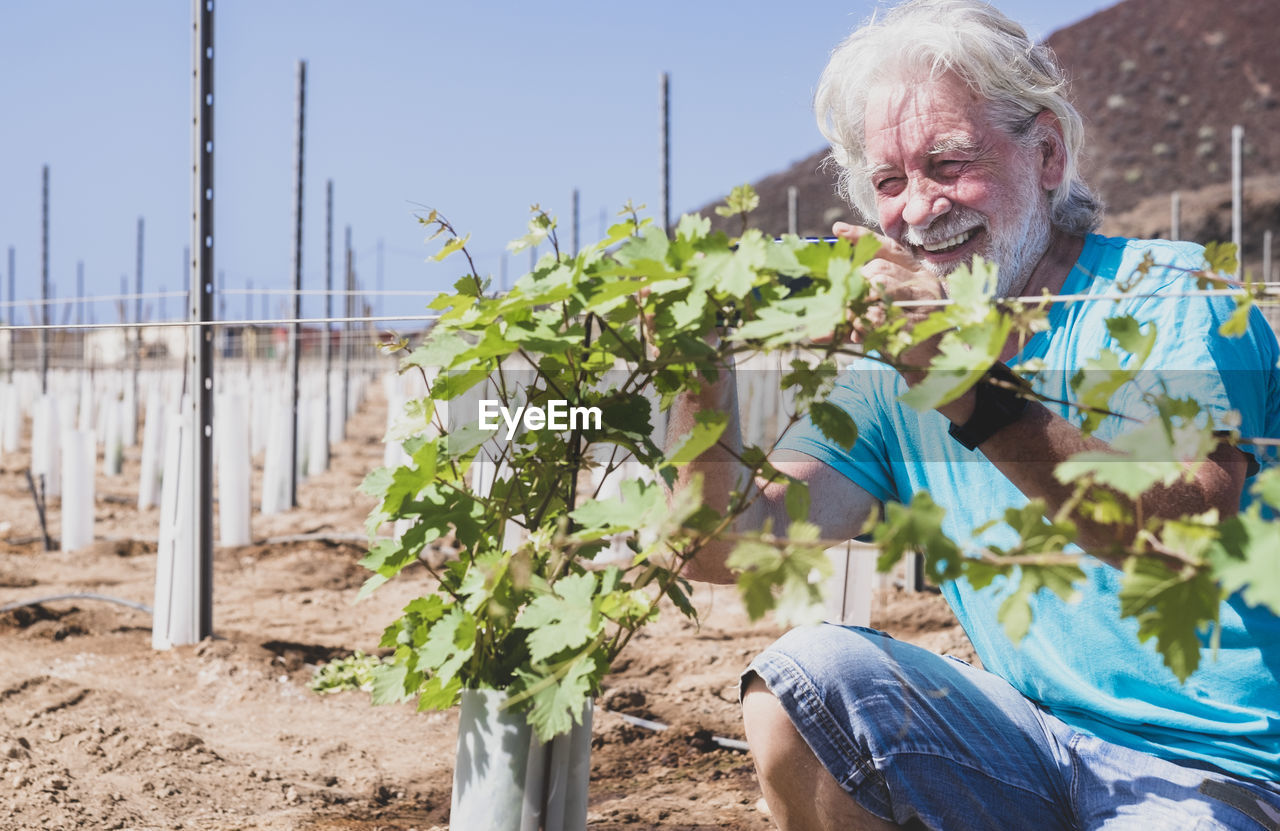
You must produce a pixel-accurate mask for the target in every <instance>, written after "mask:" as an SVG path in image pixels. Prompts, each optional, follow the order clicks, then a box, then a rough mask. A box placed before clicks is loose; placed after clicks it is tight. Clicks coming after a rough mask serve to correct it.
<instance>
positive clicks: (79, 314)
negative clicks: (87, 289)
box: [76, 260, 85, 351]
mask: <svg viewBox="0 0 1280 831" xmlns="http://www.w3.org/2000/svg"><path fill="white" fill-rule="evenodd" d="M84 304H85V299H84V260H78V261H77V262H76V325H77V326H79V325H81V324H83V323H84ZM82 343H83V341H82ZM82 351H83V350H82Z"/></svg>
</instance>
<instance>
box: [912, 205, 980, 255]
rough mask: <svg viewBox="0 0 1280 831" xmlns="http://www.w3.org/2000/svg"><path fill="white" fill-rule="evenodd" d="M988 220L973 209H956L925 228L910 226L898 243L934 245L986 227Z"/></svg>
mask: <svg viewBox="0 0 1280 831" xmlns="http://www.w3.org/2000/svg"><path fill="white" fill-rule="evenodd" d="M986 224H987V218H986V217H985V216H983V215H982V213H980V212H979V211H975V210H973V209H972V208H966V207H956V208H952V209H951V210H949V211H947V212H946V213H945V214H943V215H942V216H940V217H938V218H937V219H935V220H934V221H933V222H932V223H930V224H929V225H928V226H926V227H924V228H917V227H916V226H914V225H913V226H909V227H908V228H907V230H906V231H905V232H904V233H903V234H902V238H901V239H899V240H898V242H900V243H902V242H905V243H907V244H908V245H915V246H921V245H933V244H936V243H939V242H942V241H943V240H949V239H951V238H952V237H954V236H957V235H958V234H961V233H963V232H965V231H968V230H970V229H972V228H975V227H978V226H985V225H986Z"/></svg>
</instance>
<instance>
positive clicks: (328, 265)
mask: <svg viewBox="0 0 1280 831" xmlns="http://www.w3.org/2000/svg"><path fill="white" fill-rule="evenodd" d="M324 206H325V207H324V288H325V293H324V317H325V321H324V337H323V338H321V344H320V349H321V354H322V355H323V356H324V407H323V408H322V409H323V410H324V440H325V444H326V446H327V445H328V443H329V435H330V433H329V429H330V427H331V426H332V424H331V423H330V421H331V413H330V411H331V410H332V409H333V392H332V390H331V389H330V379H329V375H330V374H331V373H332V371H333V344H332V343H331V342H330V341H331V340H332V338H333V334H332V332H333V324H332V323H330V322H329V320H330V319H331V318H332V317H333V180H332V179H330V180H328V181H327V182H326V183H325V187H324Z"/></svg>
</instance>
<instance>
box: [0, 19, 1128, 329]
mask: <svg viewBox="0 0 1280 831" xmlns="http://www.w3.org/2000/svg"><path fill="white" fill-rule="evenodd" d="M996 5H997V6H998V7H999V8H1001V9H1002V10H1004V11H1005V12H1006V13H1008V14H1010V15H1011V16H1012V17H1014V18H1015V19H1017V20H1019V21H1020V22H1022V23H1023V24H1024V25H1025V26H1026V27H1027V28H1028V30H1029V31H1030V32H1031V33H1032V34H1033V36H1039V37H1042V36H1044V35H1047V34H1048V33H1049V32H1052V31H1053V30H1055V29H1057V28H1060V27H1062V26H1065V25H1068V24H1070V23H1073V22H1075V21H1077V20H1080V19H1083V18H1084V17H1087V16H1088V15H1089V14H1091V13H1093V12H1094V11H1097V10H1098V9H1101V8H1105V7H1106V6H1108V5H1110V3H1109V2H1106V1H1105V0H1082V1H1081V2H1073V3H1044V2H1041V0H997V2H996ZM784 6H785V10H784ZM873 7H874V4H873V3H871V2H868V0H846V2H844V3H838V2H837V3H832V2H822V3H818V2H810V0H793V1H792V2H791V3H787V4H781V3H763V2H755V0H738V2H734V3H721V2H705V1H704V2H698V0H686V1H685V2H673V0H649V2H643V3H634V4H623V3H607V2H599V0H596V2H585V0H583V1H582V2H576V1H574V2H556V1H554V0H552V1H551V2H545V3H515V2H465V0H464V1H463V2H454V3H439V2H426V0H418V2H412V1H411V0H380V2H375V3H355V2H336V0H309V2H305V3H304V2H301V0H293V1H292V2H285V0H219V2H218V3H217V5H216V11H215V14H216V24H215V50H216V53H215V63H216V69H215V79H216V86H215V96H216V100H215V182H214V184H215V204H216V213H215V239H216V253H215V267H216V269H217V270H218V272H220V273H221V274H222V275H223V279H222V281H221V283H220V284H219V288H220V289H222V288H226V289H229V290H232V291H242V290H243V289H245V288H246V287H247V285H248V284H249V283H252V284H253V286H254V287H255V288H257V289H261V288H264V287H265V288H274V289H285V288H288V287H289V286H290V284H291V273H292V272H291V268H292V267H291V256H292V228H293V179H294V141H295V138H294V119H295V95H296V76H297V62H298V60H299V59H304V60H306V61H307V76H308V77H307V82H308V87H307V112H306V117H307V133H306V142H307V145H306V155H305V175H304V194H305V196H304V209H303V216H304V231H303V237H304V243H303V244H304V251H303V281H304V288H310V289H320V288H323V286H324V264H325V238H324V232H325V226H324V218H325V202H324V199H325V183H326V181H327V180H329V179H332V180H333V182H334V193H335V196H334V217H335V218H334V225H335V229H334V262H335V281H336V282H338V283H340V282H341V271H340V263H341V260H342V237H343V232H344V229H345V227H346V226H348V225H349V226H351V229H352V235H353V247H354V249H355V252H356V268H357V272H358V274H359V277H360V280H361V282H362V284H363V285H364V286H366V287H368V288H371V289H372V288H374V287H375V286H376V285H377V283H378V282H379V271H380V272H381V278H380V279H381V283H382V285H383V287H384V288H385V289H388V290H410V289H440V288H445V287H447V286H448V285H449V284H451V283H452V282H453V280H454V279H456V277H457V276H459V275H460V274H461V265H460V263H461V261H459V262H458V263H454V262H452V261H447V262H446V263H444V264H435V263H427V262H425V259H426V257H427V256H428V255H429V253H430V252H431V249H429V248H428V247H426V246H425V245H424V244H423V240H424V237H425V234H424V233H423V229H422V228H421V227H420V226H419V225H418V224H417V222H416V220H415V218H414V217H415V214H418V213H421V212H422V211H423V206H431V207H435V208H438V209H439V210H441V211H442V212H443V213H444V214H445V215H447V216H448V217H449V218H450V219H451V220H452V222H453V223H454V225H455V226H457V227H458V229H459V230H460V231H462V232H464V233H470V234H471V235H472V236H471V249H472V251H473V253H474V254H475V255H476V257H477V261H478V265H479V268H480V270H481V271H482V272H484V273H488V274H492V275H493V276H494V277H495V279H497V278H498V276H499V274H500V271H501V270H502V268H503V265H502V252H503V251H504V248H505V245H506V243H507V242H508V241H509V240H510V239H513V238H515V237H517V236H519V235H520V234H521V233H523V230H524V227H525V224H526V222H527V219H528V215H529V214H528V209H529V206H530V205H531V204H533V203H535V202H536V203H539V204H541V205H542V206H543V207H544V208H546V209H547V210H549V211H550V212H552V213H554V214H556V215H557V216H559V217H560V219H561V229H562V239H563V240H564V241H565V243H566V244H567V241H568V239H569V228H568V226H569V214H570V206H571V198H572V197H571V194H572V192H573V190H574V188H577V189H578V190H579V192H580V194H581V196H580V201H581V210H580V215H581V232H582V238H583V239H584V240H590V239H594V238H595V237H596V236H598V235H599V233H600V231H601V226H602V221H612V217H613V215H614V214H615V213H616V212H617V210H618V209H619V208H620V207H621V206H622V204H623V203H624V202H625V201H626V200H628V199H631V200H633V201H635V202H636V203H644V204H646V205H647V206H648V211H647V213H648V215H651V216H656V215H657V213H658V211H659V209H660V206H659V155H658V154H659V131H658V124H659V120H658V103H659V92H658V91H659V78H660V75H661V73H663V72H667V73H670V77H671V165H672V188H671V191H672V193H671V198H672V210H673V213H674V214H676V215H678V214H679V213H680V212H682V211H685V210H692V209H695V208H697V207H699V206H701V205H703V204H705V203H707V202H709V201H712V200H715V199H718V198H720V197H721V196H723V195H724V194H725V193H727V192H728V190H729V188H731V187H732V186H733V185H735V184H739V183H741V182H745V181H753V180H756V179H759V178H761V177H763V176H765V175H768V174H770V173H774V172H776V171H778V170H781V169H783V168H785V167H787V166H788V165H789V164H791V163H792V162H794V161H796V160H799V159H801V158H803V157H805V156H807V155H808V154H810V153H812V152H814V151H815V150H817V149H819V148H820V147H821V146H822V140H821V136H820V135H819V134H818V132H817V129H816V127H815V126H814V121H813V117H812V115H811V111H810V97H811V95H812V91H813V86H814V83H815V81H816V79H817V77H818V74H819V73H820V72H821V69H822V67H823V65H824V63H825V60H826V56H827V54H828V53H829V51H830V50H831V48H832V47H834V46H835V45H836V44H837V43H838V42H839V41H840V40H841V39H842V38H843V37H844V36H845V35H846V34H847V33H848V32H849V31H850V30H851V29H852V28H853V27H854V26H855V25H856V24H857V23H858V22H859V21H861V20H863V19H864V18H865V17H866V16H867V15H868V14H869V13H870V12H871V11H872V9H873ZM190 26H191V5H190V3H188V2H183V0H115V1H114V2H110V3H103V2H100V1H99V0H41V1H40V2H17V1H16V0H6V2H4V4H3V6H2V7H0V61H3V68H2V69H0V135H2V136H3V138H0V277H3V281H4V285H5V291H6V292H7V283H8V272H7V250H8V249H9V248H10V247H12V248H14V250H15V258H16V266H17V286H16V295H17V297H18V298H19V299H20V300H21V299H24V298H35V297H38V296H39V293H40V245H41V243H40V232H41V227H40V188H41V168H42V166H43V165H45V164H48V165H49V167H50V193H51V208H50V279H51V281H52V282H53V283H54V284H55V285H56V294H57V295H58V296H59V297H68V296H71V295H74V294H75V289H76V268H77V263H78V262H83V263H84V273H85V283H86V289H85V293H86V294H89V295H103V294H114V293H118V292H119V291H120V284H121V279H122V278H123V277H127V279H128V284H129V286H130V288H131V290H132V286H133V283H134V270H135V259H136V256H135V246H136V235H137V222H138V218H139V217H143V218H145V221H146V229H145V241H144V243H145V244H144V276H143V280H144V290H145V291H156V290H158V289H160V288H162V287H163V288H165V289H168V290H169V291H179V290H184V289H185V284H184V282H183V274H182V266H183V259H184V255H183V247H184V246H185V245H187V244H188V239H189V235H190V223H189V219H188V218H189V215H190V204H191V202H190V200H191V197H190V188H191V184H190V182H191V177H190V164H191V161H190V159H191V156H190V147H191V135H190V119H191V104H190V95H191V92H190V91H191V77H190V72H191V28H190ZM602 217H604V218H605V219H603V220H602ZM379 241H381V243H382V252H383V253H382V261H381V269H379V257H378V248H379ZM528 262H529V260H528V255H527V254H518V255H510V256H509V257H508V260H507V265H506V268H507V270H508V274H509V276H510V278H511V279H514V277H515V276H516V275H517V274H518V273H521V272H522V271H523V270H525V269H526V268H527V267H528ZM3 299H4V298H3V297H0V300H3ZM282 302H283V301H282V300H281V299H280V298H278V297H277V298H274V299H270V300H269V301H268V308H269V312H270V313H271V314H276V313H278V312H280V311H281V303H282ZM322 304H323V301H321V300H319V299H314V298H312V299H307V300H305V301H304V307H303V309H304V314H308V315H318V314H320V313H321V312H322V311H323V305H322ZM147 305H148V307H149V310H150V316H151V318H152V319H154V318H155V317H156V316H157V315H158V313H159V311H160V308H159V306H160V303H159V301H155V300H152V301H148V302H147ZM182 306H183V304H182V302H181V300H179V299H170V300H168V301H167V302H166V303H165V309H166V312H167V316H168V317H170V318H172V317H175V316H177V315H178V314H180V311H181V309H182ZM261 309H262V301H261V300H255V301H254V303H253V306H252V313H253V314H254V315H255V316H256V315H258V314H260V312H261ZM419 309H421V301H419V300H417V299H406V298H388V299H385V300H384V301H383V305H382V307H381V310H382V311H383V312H384V313H387V314H391V313H396V312H399V311H417V310H419ZM245 311H246V300H245V297H244V296H243V295H242V294H234V295H230V296H228V297H227V299H226V315H227V317H230V318H237V317H242V316H243V315H244V314H245ZM27 314H28V309H27V307H20V308H19V309H18V311H17V319H18V321H19V322H24V321H25V320H26V319H27ZM61 316H62V313H61V311H59V312H58V313H57V319H61ZM95 317H96V319H97V320H99V321H105V320H115V319H116V311H115V307H114V304H101V305H100V306H99V307H98V308H97V310H96V311H95Z"/></svg>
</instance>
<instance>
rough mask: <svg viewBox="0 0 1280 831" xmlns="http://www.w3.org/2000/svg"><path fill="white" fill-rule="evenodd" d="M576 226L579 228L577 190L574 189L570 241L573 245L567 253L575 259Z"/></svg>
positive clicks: (576, 253) (576, 243) (576, 248)
mask: <svg viewBox="0 0 1280 831" xmlns="http://www.w3.org/2000/svg"><path fill="white" fill-rule="evenodd" d="M578 226H579V222H578V189H577V188H574V189H573V237H572V238H571V240H570V242H571V243H572V244H573V248H571V249H570V251H569V253H570V254H572V255H573V256H575V257H576V256H578Z"/></svg>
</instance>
